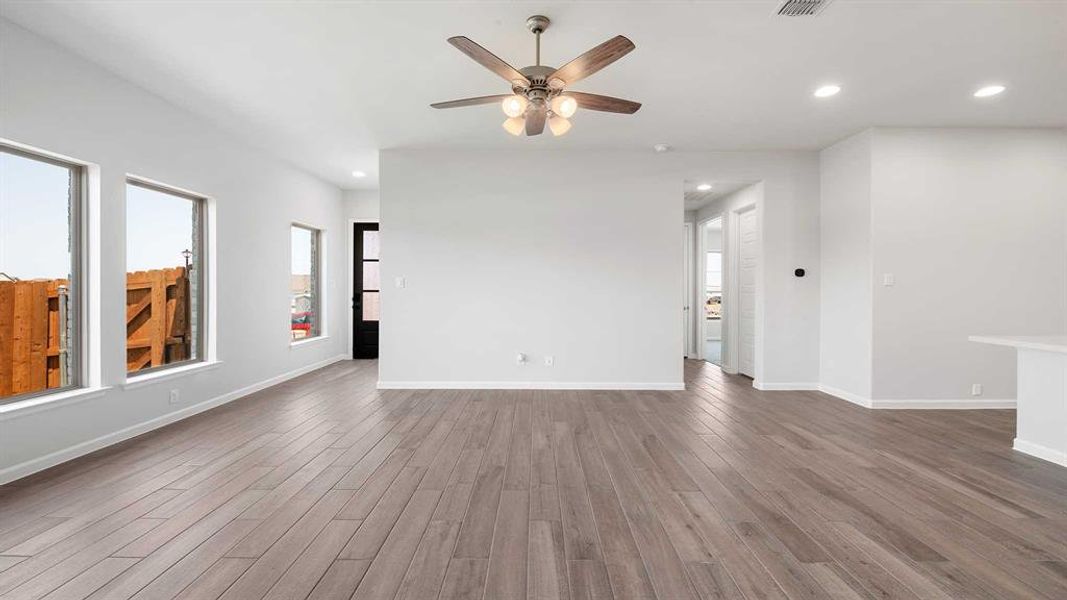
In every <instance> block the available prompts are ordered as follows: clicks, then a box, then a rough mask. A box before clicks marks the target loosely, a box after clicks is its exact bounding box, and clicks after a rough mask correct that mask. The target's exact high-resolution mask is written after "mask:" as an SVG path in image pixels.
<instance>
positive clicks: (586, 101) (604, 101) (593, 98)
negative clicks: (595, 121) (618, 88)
mask: <svg viewBox="0 0 1067 600" xmlns="http://www.w3.org/2000/svg"><path fill="white" fill-rule="evenodd" d="M563 95H564V96H570V97H571V98H574V99H575V100H577V101H578V106H579V107H581V108H585V109H588V110H599V111H602V112H612V113H623V114H627V115H632V114H634V113H635V112H637V109H639V108H641V103H640V102H634V101H632V100H623V99H622V98H612V97H611V96H601V95H600V94H586V93H585V92H564V94H563Z"/></svg>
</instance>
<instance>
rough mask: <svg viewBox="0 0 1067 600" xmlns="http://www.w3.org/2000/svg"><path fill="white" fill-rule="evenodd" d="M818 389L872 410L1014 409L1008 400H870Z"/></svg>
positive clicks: (841, 391) (1013, 401)
mask: <svg viewBox="0 0 1067 600" xmlns="http://www.w3.org/2000/svg"><path fill="white" fill-rule="evenodd" d="M818 389H819V391H820V392H823V393H824V394H830V395H831V396H834V397H836V398H840V399H842V400H847V401H849V402H851V403H853V404H858V405H860V406H862V407H864V408H874V409H878V410H989V409H1009V408H1015V400H1014V399H1010V398H1009V399H1002V398H962V399H958V400H956V399H942V400H921V399H908V400H871V399H870V398H865V397H863V396H860V395H858V394H853V393H852V392H846V391H845V390H841V389H837V388H834V387H830V386H828V385H821V384H820V385H819V388H818Z"/></svg>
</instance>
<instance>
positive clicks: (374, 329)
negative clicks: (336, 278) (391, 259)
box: [352, 223, 382, 358]
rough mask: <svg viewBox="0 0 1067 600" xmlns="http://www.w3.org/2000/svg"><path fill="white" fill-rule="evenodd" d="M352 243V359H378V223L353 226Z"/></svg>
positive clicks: (379, 293)
mask: <svg viewBox="0 0 1067 600" xmlns="http://www.w3.org/2000/svg"><path fill="white" fill-rule="evenodd" d="M352 235H353V239H352V249H353V252H352V256H353V260H352V284H353V285H352V290H353V292H352V358H378V322H379V319H380V315H381V288H382V283H381V282H382V278H381V270H380V266H381V263H380V262H379V258H380V256H379V254H380V246H381V245H380V242H379V232H378V224H377V223H354V224H353V232H352Z"/></svg>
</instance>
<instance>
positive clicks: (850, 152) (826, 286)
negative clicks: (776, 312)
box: [819, 132, 874, 399]
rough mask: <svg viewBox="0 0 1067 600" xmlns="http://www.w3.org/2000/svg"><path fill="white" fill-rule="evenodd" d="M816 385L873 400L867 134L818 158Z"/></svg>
mask: <svg viewBox="0 0 1067 600" xmlns="http://www.w3.org/2000/svg"><path fill="white" fill-rule="evenodd" d="M820 180H821V181H820V193H821V196H822V198H821V202H820V209H821V213H820V219H819V229H820V232H821V239H822V243H821V245H820V248H819V251H820V254H821V270H820V271H821V272H820V275H821V277H820V304H819V312H820V320H819V370H820V383H821V384H822V385H823V386H824V387H825V388H827V389H828V390H830V391H832V392H834V393H837V394H839V395H854V396H858V397H859V398H864V399H868V398H870V397H871V360H872V356H871V355H872V352H873V350H872V341H871V338H872V335H873V327H874V325H873V320H872V319H873V317H872V315H871V312H872V302H873V300H872V295H871V294H872V292H871V134H870V133H869V132H865V133H861V134H859V135H856V136H853V137H851V138H848V139H846V140H844V141H842V142H839V143H837V144H834V145H833V146H831V147H829V148H827V149H825V150H823V151H822V153H821V154H820Z"/></svg>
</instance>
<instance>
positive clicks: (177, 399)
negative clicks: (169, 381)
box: [170, 390, 181, 404]
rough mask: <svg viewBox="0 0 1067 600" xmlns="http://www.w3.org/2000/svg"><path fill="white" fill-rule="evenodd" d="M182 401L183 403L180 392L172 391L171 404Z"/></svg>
mask: <svg viewBox="0 0 1067 600" xmlns="http://www.w3.org/2000/svg"><path fill="white" fill-rule="evenodd" d="M180 401H181V396H179V392H178V390H171V391H170V403H171V404H177V403H178V402H180Z"/></svg>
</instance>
